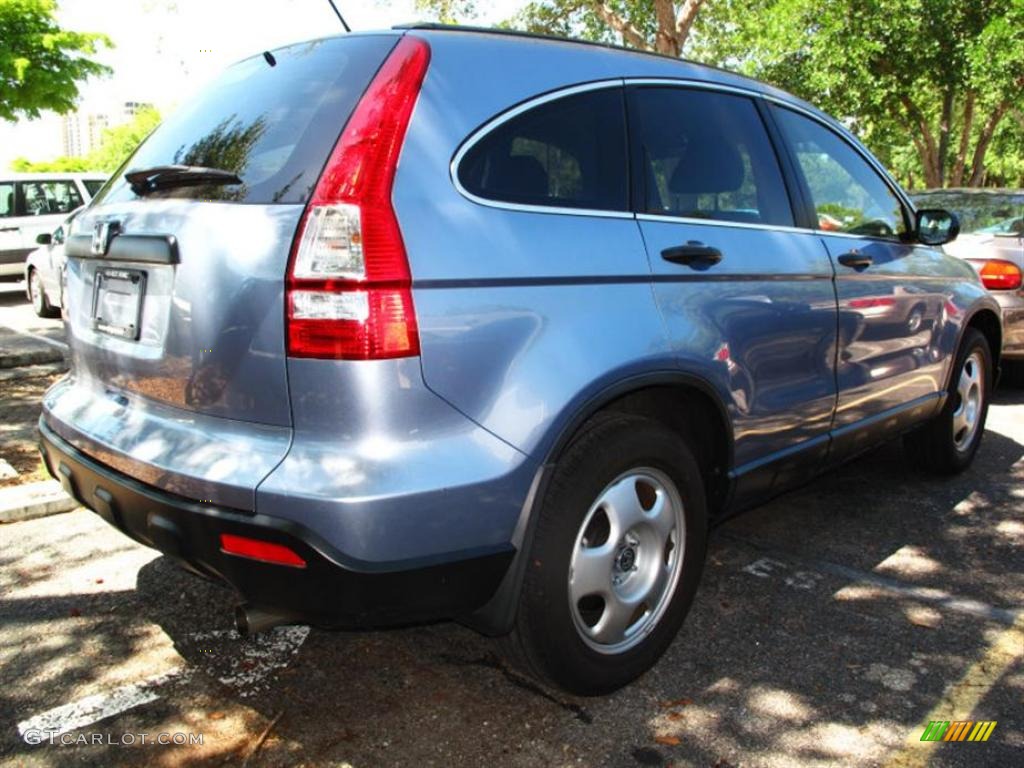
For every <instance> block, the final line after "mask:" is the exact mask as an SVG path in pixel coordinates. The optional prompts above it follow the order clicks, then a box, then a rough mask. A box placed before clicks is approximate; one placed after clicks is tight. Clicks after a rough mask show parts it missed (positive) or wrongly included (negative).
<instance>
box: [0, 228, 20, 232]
mask: <svg viewBox="0 0 1024 768" xmlns="http://www.w3.org/2000/svg"><path fill="white" fill-rule="evenodd" d="M20 231H21V227H3V228H2V229H0V232H20Z"/></svg>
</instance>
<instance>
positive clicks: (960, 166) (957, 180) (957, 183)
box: [950, 91, 975, 187]
mask: <svg viewBox="0 0 1024 768" xmlns="http://www.w3.org/2000/svg"><path fill="white" fill-rule="evenodd" d="M974 98H975V97H974V91H968V92H967V99H966V100H965V101H964V119H963V124H962V125H961V127H960V148H959V150H957V153H956V162H955V163H954V164H953V175H952V177H951V178H950V186H952V187H962V186H963V185H964V171H965V170H966V167H967V148H968V147H969V146H970V144H971V131H972V130H974Z"/></svg>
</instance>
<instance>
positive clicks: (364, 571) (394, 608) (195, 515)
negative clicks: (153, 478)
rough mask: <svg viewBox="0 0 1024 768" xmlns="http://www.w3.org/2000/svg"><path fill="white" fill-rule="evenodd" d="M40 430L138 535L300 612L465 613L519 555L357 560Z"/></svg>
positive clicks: (341, 616)
mask: <svg viewBox="0 0 1024 768" xmlns="http://www.w3.org/2000/svg"><path fill="white" fill-rule="evenodd" d="M39 431H40V438H41V439H40V449H41V451H42V454H43V459H44V461H45V462H46V466H47V468H48V469H49V470H50V473H51V474H52V475H53V476H54V477H56V478H57V479H58V480H59V481H60V482H61V484H62V485H63V486H64V489H65V490H66V491H67V492H68V493H69V494H70V495H71V496H73V497H74V498H75V499H76V500H78V501H79V502H80V503H81V504H82V505H84V506H86V507H88V508H89V509H91V510H93V511H94V512H96V513H97V514H98V515H100V516H101V517H102V518H103V519H104V520H106V521H107V522H108V523H110V524H111V525H113V526H114V527H115V528H117V529H118V530H120V531H122V532H123V533H125V534H127V535H128V536H130V537H132V538H133V539H135V540H136V541H138V542H140V543H142V544H144V545H146V546H148V547H153V548H154V549H157V550H159V551H161V552H163V553H164V554H166V555H169V556H172V557H175V558H177V559H179V560H182V561H184V562H185V563H187V564H189V565H190V566H192V567H193V568H195V569H197V570H199V571H201V572H203V573H206V574H208V575H210V576H213V577H215V578H218V579H220V580H222V581H224V582H226V583H227V584H229V585H231V586H232V587H234V588H235V589H236V590H237V591H238V592H239V593H240V594H241V596H242V597H243V598H244V599H245V600H246V601H247V602H249V603H251V604H253V605H255V606H259V607H262V608H270V609H274V610H277V611H280V612H282V613H287V614H289V615H290V616H292V617H293V618H295V619H296V620H302V621H307V622H310V623H314V624H321V625H327V626H353V627H355V626H380V625H388V624H400V623H407V622H416V621H429V620H434V619H443V618H458V617H461V616H465V615H467V614H469V613H471V612H472V611H474V610H475V609H477V608H479V607H480V606H481V605H483V604H484V603H485V602H486V601H487V600H488V599H489V598H490V597H491V596H492V595H493V593H494V592H495V590H496V589H497V587H498V585H499V584H500V582H501V580H502V578H503V577H504V575H505V572H506V570H507V569H508V566H509V564H510V563H511V561H512V556H513V554H514V549H513V547H512V546H511V545H508V546H504V547H499V548H494V549H490V550H486V551H481V552H480V553H478V554H475V555H473V556H468V557H463V558H462V559H458V560H444V561H437V562H424V561H417V562H410V563H409V564H408V567H404V566H402V564H400V563H399V564H395V563H389V564H387V566H380V565H375V564H366V563H359V564H353V563H352V562H351V560H350V559H348V558H346V557H345V556H344V555H342V554H341V553H339V552H338V551H337V550H335V549H334V548H333V547H331V546H330V545H329V544H328V543H327V542H326V541H324V540H323V539H322V538H321V537H319V536H318V535H317V534H316V533H315V532H313V531H311V530H309V529H308V528H306V527H304V526H302V525H301V524H299V523H296V522H294V521H290V520H284V519H280V518H276V517H270V516H267V515H261V514H253V513H251V512H246V511H242V510H235V509H230V508H225V507H218V506H215V505H213V504H204V503H201V502H197V501H194V500H190V499H186V498H183V497H180V496H175V495H173V494H169V493H166V492H164V491H160V490H158V489H156V488H153V487H152V486H148V485H145V484H143V483H140V482H139V481H137V480H134V479H133V478H131V477H129V476H127V475H125V474H122V473H120V472H117V471H115V470H113V469H110V468H109V467H106V466H104V465H103V464H101V463H99V462H97V461H95V460H94V459H91V458H89V457H88V456H86V455H85V454H83V453H82V452H80V451H79V450H78V449H76V448H75V447H74V446H72V445H71V444H70V443H68V442H67V441H66V440H64V439H63V438H61V437H60V436H58V435H57V434H56V433H54V432H53V430H51V429H50V428H49V427H48V426H47V425H46V423H45V422H44V421H43V420H42V419H41V420H40V422H39ZM221 534H234V535H238V536H246V537H250V538H254V539H259V540H262V541H267V542H272V543H275V544H281V545H284V546H286V547H288V548H290V549H291V550H293V551H294V552H295V553H297V554H298V555H299V556H300V557H301V558H302V559H303V560H304V561H305V563H306V565H305V566H304V567H295V566H285V565H276V564H270V563H265V562H260V561H257V560H250V559H247V558H243V557H239V556H236V555H231V554H226V553H225V552H223V551H221V548H220V536H221ZM463 554H464V555H465V554H466V553H463Z"/></svg>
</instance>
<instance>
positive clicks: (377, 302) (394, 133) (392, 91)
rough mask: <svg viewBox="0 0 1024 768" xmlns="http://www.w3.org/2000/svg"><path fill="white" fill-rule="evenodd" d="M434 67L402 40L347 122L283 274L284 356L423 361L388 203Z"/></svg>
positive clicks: (413, 41) (419, 44)
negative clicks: (411, 120) (285, 296)
mask: <svg viewBox="0 0 1024 768" xmlns="http://www.w3.org/2000/svg"><path fill="white" fill-rule="evenodd" d="M429 62H430V48H429V46H428V45H427V44H426V42H424V41H423V40H420V39H418V38H414V37H408V36H406V37H403V38H402V39H401V40H400V41H399V42H398V44H397V45H396V46H395V49H394V50H393V51H392V52H391V54H390V55H389V56H388V58H387V60H386V61H385V62H384V64H383V66H381V68H380V71H379V72H377V75H376V76H375V77H374V79H373V82H371V83H370V86H369V88H367V90H366V93H365V94H363V97H362V99H360V101H359V104H358V105H357V106H356V108H355V111H354V112H353V113H352V116H351V118H349V121H348V124H347V125H346V126H345V130H344V131H343V132H342V134H341V138H340V139H339V140H338V143H337V144H336V145H335V147H334V151H333V152H332V153H331V157H330V160H328V162H327V166H326V167H325V168H324V171H323V173H322V174H321V175H320V180H319V181H318V182H317V186H316V189H315V190H314V191H313V196H312V197H311V198H310V201H309V204H308V205H307V207H306V211H305V213H304V214H303V217H302V223H301V224H300V226H299V236H298V237H297V238H296V239H295V245H294V247H293V250H292V256H291V263H290V265H289V268H288V305H287V324H288V354H289V355H291V356H293V357H317V358H330V359H345V360H371V359H373V360H375V359H382V358H393V357H409V356H414V355H418V354H419V351H420V350H419V334H418V332H417V328H416V315H415V311H414V308H413V302H412V290H411V276H410V274H409V261H408V258H407V257H406V253H405V244H404V243H403V242H402V233H401V230H400V229H399V227H398V218H397V217H396V216H395V210H394V208H393V207H392V205H391V190H392V186H393V184H394V179H395V170H396V169H397V167H398V156H399V154H400V153H401V150H402V142H403V141H404V139H405V132H406V129H407V128H408V125H409V118H410V117H411V115H412V110H413V107H414V106H415V104H416V97H417V96H418V95H419V91H420V86H421V85H422V83H423V78H424V76H425V75H426V72H427V65H428V64H429Z"/></svg>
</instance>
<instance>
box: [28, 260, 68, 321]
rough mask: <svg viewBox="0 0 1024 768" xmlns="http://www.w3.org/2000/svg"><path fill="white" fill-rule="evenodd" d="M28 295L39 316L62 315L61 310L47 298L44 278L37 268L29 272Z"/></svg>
mask: <svg viewBox="0 0 1024 768" xmlns="http://www.w3.org/2000/svg"><path fill="white" fill-rule="evenodd" d="M28 296H29V299H30V300H31V302H32V309H33V311H34V312H35V313H36V314H37V315H39V317H58V316H59V315H60V310H58V309H54V308H53V306H52V305H51V304H50V300H49V299H47V298H46V291H45V290H43V279H42V278H41V277H40V276H39V272H38V270H35V269H33V270H32V271H31V272H29V273H28Z"/></svg>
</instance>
